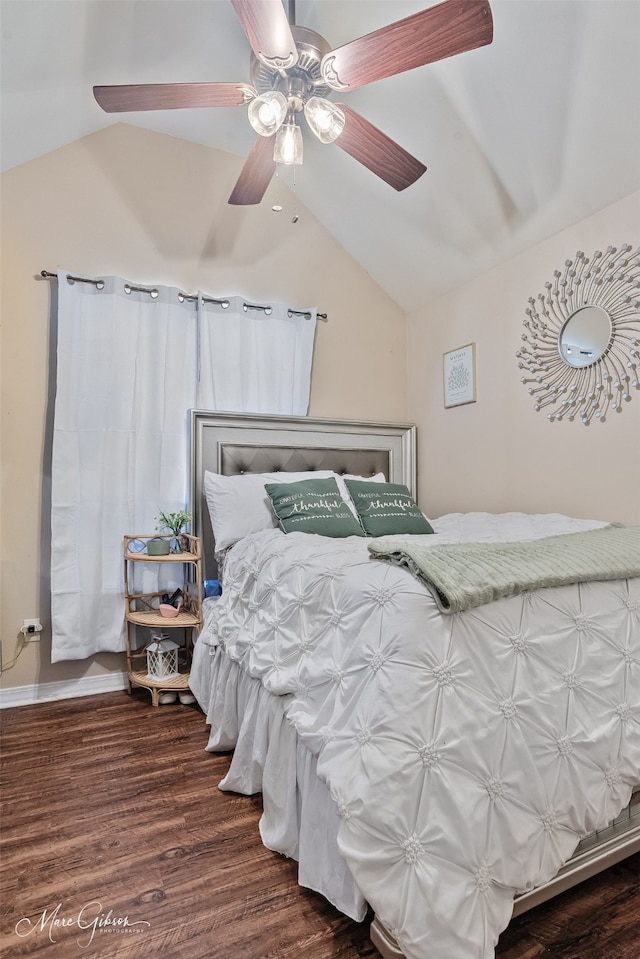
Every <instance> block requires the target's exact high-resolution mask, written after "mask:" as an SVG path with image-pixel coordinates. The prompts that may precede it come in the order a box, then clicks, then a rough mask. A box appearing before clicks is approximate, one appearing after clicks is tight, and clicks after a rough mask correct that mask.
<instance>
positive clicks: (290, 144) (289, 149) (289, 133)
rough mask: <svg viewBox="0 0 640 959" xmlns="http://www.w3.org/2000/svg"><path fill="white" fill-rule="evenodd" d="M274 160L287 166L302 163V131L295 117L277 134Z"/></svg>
mask: <svg viewBox="0 0 640 959" xmlns="http://www.w3.org/2000/svg"><path fill="white" fill-rule="evenodd" d="M273 159H274V160H275V162H276V163H285V164H287V166H297V165H299V164H300V163H302V130H301V129H300V127H299V126H298V124H297V123H296V121H295V119H294V118H293V117H292V118H291V119H290V120H288V121H287V122H286V123H285V124H283V126H281V127H280V129H279V130H278V132H277V133H276V142H275V146H274V148H273Z"/></svg>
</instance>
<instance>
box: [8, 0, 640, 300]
mask: <svg viewBox="0 0 640 959" xmlns="http://www.w3.org/2000/svg"><path fill="white" fill-rule="evenodd" d="M431 5H432V4H430V3H429V2H428V0H426V2H425V0H297V3H296V21H297V23H299V24H300V25H301V26H307V27H311V28H312V29H314V30H317V31H318V32H319V33H320V34H322V35H323V36H324V37H325V38H326V39H327V40H328V42H329V44H330V45H331V47H337V46H339V45H341V44H343V43H346V42H348V41H349V40H352V39H354V38H356V37H359V36H363V35H364V34H366V33H369V32H371V31H372V30H375V29H377V28H378V27H381V26H383V25H385V24H387V23H391V22H393V21H395V20H399V19H401V18H403V17H405V16H409V15H410V14H412V13H415V12H416V11H418V10H421V9H423V8H424V7H426V6H431ZM492 10H493V18H494V41H493V43H492V44H491V45H490V46H486V47H482V48H480V49H478V50H474V51H471V52H469V53H464V54H461V55H460V56H457V57H453V58H451V59H449V60H445V61H441V62H439V63H434V64H430V65H427V66H425V67H421V68H419V69H417V70H413V71H411V72H410V73H406V74H403V75H401V76H397V77H391V78H388V79H386V80H382V81H379V82H378V83H374V84H371V85H369V86H366V87H363V88H361V89H359V90H355V91H353V92H352V93H351V94H347V95H345V96H344V101H345V102H346V103H348V104H349V106H351V107H353V108H354V109H356V110H358V111H359V112H361V113H362V114H363V115H364V116H365V117H366V118H367V119H368V120H370V121H371V122H372V123H374V124H375V125H376V126H378V127H380V128H381V129H382V130H383V131H384V132H385V133H387V134H388V135H390V136H391V137H392V138H393V139H394V140H396V141H397V142H398V143H400V144H401V145H402V146H403V147H405V148H406V149H407V150H409V151H410V152H411V153H413V154H414V155H415V156H416V157H418V158H419V159H420V160H422V161H423V162H424V163H426V165H427V167H428V169H427V172H426V174H425V175H424V176H423V177H422V178H421V179H420V180H418V182H417V183H415V184H414V185H413V186H411V187H409V188H408V189H407V190H405V191H404V192H402V193H396V192H395V191H394V190H393V189H391V187H389V186H388V185H387V184H386V183H384V182H383V181H381V180H379V179H378V178H377V177H375V176H374V175H373V174H372V173H370V172H369V171H368V170H367V169H365V167H363V166H361V165H360V164H358V163H357V162H356V161H355V160H353V159H352V158H351V157H350V156H347V155H346V154H345V153H344V152H343V151H342V150H340V149H338V148H336V147H335V146H333V145H323V144H320V143H318V142H315V140H314V138H313V137H312V136H310V135H308V134H307V136H306V137H305V162H304V165H303V167H302V168H299V169H298V171H297V174H296V185H295V194H296V195H297V196H299V198H300V200H301V201H302V203H303V204H304V206H305V207H306V208H307V209H308V210H309V211H311V213H312V214H313V215H314V216H315V217H316V218H317V219H318V220H320V221H321V222H322V223H323V224H324V225H325V226H326V227H327V229H328V230H329V231H330V232H331V233H332V234H333V235H334V236H335V237H336V239H337V240H338V241H339V242H340V243H341V244H342V246H343V247H344V248H345V249H346V250H347V251H348V252H349V253H350V254H351V255H352V256H353V257H354V258H355V259H356V260H357V261H358V262H359V263H360V264H361V265H362V267H363V268H364V269H365V270H366V271H367V272H368V273H369V274H370V275H371V277H372V278H373V279H374V280H375V281H376V282H377V283H378V284H379V285H380V286H381V287H382V288H383V289H384V290H385V291H386V292H387V293H388V295H389V296H390V297H391V298H392V299H393V300H394V301H395V302H396V303H397V304H398V305H399V306H400V307H401V308H402V310H403V311H405V312H407V313H410V312H413V311H414V310H417V309H419V308H420V307H422V306H423V305H425V304H426V303H428V302H429V301H430V300H431V299H432V298H433V297H435V296H437V295H440V294H442V293H445V292H446V291H448V290H450V289H452V288H455V287H456V286H458V285H460V284H461V283H463V282H465V280H467V279H469V278H470V277H471V276H474V275H477V274H479V273H482V272H484V271H486V270H489V269H491V268H492V267H493V266H495V265H497V264H498V263H500V262H502V261H504V260H506V259H508V258H510V257H512V256H514V255H515V254H517V253H518V252H520V251H522V250H524V249H526V248H527V247H529V246H531V245H533V244H535V243H537V242H539V241H541V240H543V239H545V238H546V237H548V236H551V235H553V234H555V233H558V232H559V231H561V230H563V229H564V228H566V227H567V226H569V225H571V224H573V223H576V222H577V221H579V220H581V219H582V218H584V217H586V216H589V215H590V214H591V213H593V212H595V211H596V210H599V209H602V208H603V207H605V206H607V205H608V204H610V203H612V202H614V201H615V200H617V199H619V198H621V197H624V196H627V195H628V194H630V193H632V192H633V191H634V190H637V189H638V188H639V187H640V69H639V67H638V63H639V60H638V43H639V41H640V0H492ZM0 17H1V19H0V28H1V31H2V74H1V77H2V85H1V95H2V109H1V113H2V140H1V152H2V166H3V169H7V168H9V167H12V166H15V165H17V164H20V163H24V162H25V161H27V160H30V159H33V158H34V157H37V156H41V155H43V154H44V153H47V152H49V151H50V150H53V149H56V148H57V147H60V146H63V145H64V144H67V143H70V142H72V141H73V140H76V139H77V138H79V137H82V136H84V135H86V134H88V133H91V132H94V131H96V130H99V129H101V128H102V127H105V126H107V125H108V124H111V123H114V122H118V121H121V120H123V119H124V120H125V121H126V122H128V123H132V124H135V125H138V126H144V127H147V128H149V129H152V130H157V131H159V132H163V133H168V134H171V135H174V136H178V137H182V138H184V139H187V140H193V141H195V142H197V143H201V144H205V145H206V146H211V147H216V148H219V149H221V150H224V151H226V152H229V153H233V154H237V155H238V156H245V155H246V154H247V153H248V152H249V149H250V147H251V144H252V142H253V139H254V134H253V131H252V130H251V128H250V127H249V124H248V121H247V120H246V116H245V115H244V108H242V107H235V108H228V109H212V110H208V109H205V110H202V109H201V110H179V111H162V112H158V113H135V114H123V115H119V116H113V115H112V116H108V115H107V114H105V113H103V111H102V110H101V109H100V108H99V107H98V106H97V104H96V103H95V101H94V100H93V96H92V92H91V88H92V86H93V85H94V84H119V83H154V82H188V81H248V80H249V54H250V49H249V44H248V41H247V39H246V37H245V35H244V33H243V31H242V29H241V27H240V25H239V22H238V19H237V17H236V15H235V13H234V11H233V8H232V7H231V4H230V3H229V0H2V2H1V4H0ZM341 98H342V97H341ZM294 212H295V211H294ZM245 215H250V213H249V214H245ZM274 215H275V214H274ZM625 240H628V241H629V242H634V240H637V238H633V237H613V238H610V237H603V241H602V242H603V243H607V242H612V241H613V242H618V241H619V242H622V241H625Z"/></svg>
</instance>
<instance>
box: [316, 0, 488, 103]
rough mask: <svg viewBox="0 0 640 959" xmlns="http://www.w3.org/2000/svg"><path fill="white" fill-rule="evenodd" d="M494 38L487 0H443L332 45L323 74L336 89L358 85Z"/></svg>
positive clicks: (440, 58)
mask: <svg viewBox="0 0 640 959" xmlns="http://www.w3.org/2000/svg"><path fill="white" fill-rule="evenodd" d="M492 39H493V17H492V15H491V8H490V6H489V3H488V0H444V3H439V4H438V5H437V6H435V7H429V8H428V9H427V10H422V11H421V12H420V13H414V14H413V15H412V16H410V17H407V18H406V19H404V20H398V21H397V22H396V23H390V24H389V25H388V26H386V27H382V28H381V29H380V30H376V31H375V32H374V33H369V34H367V35H366V36H364V37H360V39H359V40H352V41H351V43H346V44H345V45H344V46H342V47H338V48H337V49H336V50H332V51H331V52H330V53H328V54H327V55H326V56H325V57H324V58H323V60H322V64H321V70H322V76H323V78H324V80H325V82H326V83H327V84H328V85H329V86H330V87H332V88H333V89H334V90H346V89H349V90H353V89H355V88H356V87H362V86H364V85H365V84H366V83H373V81H374V80H382V79H384V78H385V77H391V76H394V75H395V74H396V73H405V72H406V71H407V70H413V69H414V68H415V67H421V66H424V64H425V63H433V62H434V61H436V60H443V59H444V58H445V57H452V56H454V55H455V54H457V53H464V52H465V51H467V50H474V49H475V48H476V47H482V46H484V45H485V44H487V43H491V41H492Z"/></svg>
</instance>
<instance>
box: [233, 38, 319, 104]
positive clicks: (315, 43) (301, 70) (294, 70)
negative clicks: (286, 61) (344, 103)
mask: <svg viewBox="0 0 640 959" xmlns="http://www.w3.org/2000/svg"><path fill="white" fill-rule="evenodd" d="M291 33H292V34H293V39H294V40H295V44H296V50H297V51H298V62H297V63H296V65H295V66H293V67H290V68H289V69H288V70H272V69H270V68H269V67H268V66H266V65H265V64H264V63H261V61H260V60H258V58H257V57H256V56H255V54H253V53H252V54H251V63H250V73H251V83H252V84H253V86H254V87H255V88H256V90H257V91H258V94H261V93H267V92H268V91H269V90H277V91H278V92H280V93H282V94H284V96H285V97H286V98H287V100H288V102H289V108H290V109H292V110H294V111H296V112H299V111H300V110H302V109H303V107H304V104H305V101H306V100H307V99H308V98H309V97H310V96H318V97H326V96H327V94H329V93H331V92H332V90H331V87H329V86H328V85H327V84H326V83H324V82H322V73H321V71H320V64H321V63H322V58H323V57H324V56H326V54H327V53H330V51H331V47H330V46H329V44H328V43H327V41H326V40H325V39H324V37H321V36H320V34H319V33H316V32H315V30H309V29H308V28H307V27H299V26H295V25H294V26H292V27H291ZM318 81H320V82H318Z"/></svg>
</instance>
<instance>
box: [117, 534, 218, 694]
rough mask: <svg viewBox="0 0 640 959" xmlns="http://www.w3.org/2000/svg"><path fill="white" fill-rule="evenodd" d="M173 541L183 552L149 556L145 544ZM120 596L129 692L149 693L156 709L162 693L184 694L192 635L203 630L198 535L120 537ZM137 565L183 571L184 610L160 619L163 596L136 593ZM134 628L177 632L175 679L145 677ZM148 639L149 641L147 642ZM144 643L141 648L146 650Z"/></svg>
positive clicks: (187, 682)
mask: <svg viewBox="0 0 640 959" xmlns="http://www.w3.org/2000/svg"><path fill="white" fill-rule="evenodd" d="M152 539H154V540H156V539H161V540H170V541H173V540H175V539H178V540H179V542H180V545H181V547H182V549H181V551H180V552H174V553H167V554H163V555H161V556H155V555H150V554H149V553H148V552H147V544H148V543H149V542H150V540H152ZM123 554H124V593H125V620H126V622H125V633H126V652H127V679H128V691H129V693H130V692H131V689H132V687H133V686H139V687H142V688H144V689H148V690H149V691H150V692H151V703H152V705H153V706H158V705H159V695H160V693H161V692H186V691H188V689H189V666H190V663H191V653H192V650H193V631H194V630H200V629H201V628H202V546H201V543H200V539H199V538H198V537H197V536H192V535H191V534H189V533H182V534H181V535H180V536H179V537H174V536H173V535H170V534H153V535H149V534H139V535H126V536H125V537H124V548H123ZM136 563H153V564H159V565H166V564H174V565H178V566H181V567H182V573H181V577H179V578H181V579H182V586H181V587H180V588H181V589H182V595H183V600H184V605H183V607H182V608H181V609H180V610H179V612H178V615H177V616H172V617H167V616H163V615H162V614H161V612H160V610H159V606H160V603H161V600H162V596H163V593H161V592H156V593H141V592H135V591H134V589H133V579H134V576H135V572H134V571H135V564H136ZM136 627H141V628H148V629H152V630H154V631H157V632H165V631H167V632H168V631H170V630H175V629H177V630H181V631H182V632H181V633H180V634H179V637H178V638H177V639H176V640H175V641H176V642H177V643H178V647H179V648H178V659H179V663H180V665H179V669H180V674H179V675H178V676H175V675H174V676H170V677H167V678H165V679H156V678H154V677H151V676H149V675H148V674H147V671H146V668H145V669H141V668H140V667H141V665H146V662H145V661H146V655H145V651H144V649H138V648H137V646H136V644H135V642H134V638H135V630H136ZM150 641H151V636H149V642H150ZM146 645H148V643H145V646H146Z"/></svg>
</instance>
